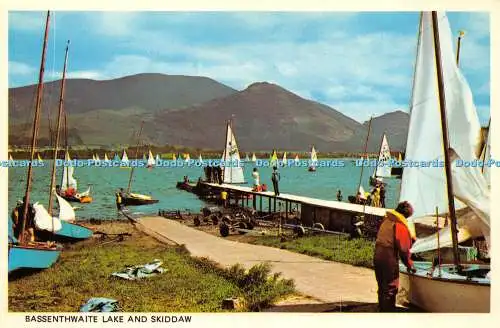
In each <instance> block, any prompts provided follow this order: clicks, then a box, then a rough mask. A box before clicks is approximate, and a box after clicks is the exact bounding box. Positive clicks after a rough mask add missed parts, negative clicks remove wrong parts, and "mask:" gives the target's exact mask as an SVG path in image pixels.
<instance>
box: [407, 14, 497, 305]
mask: <svg viewBox="0 0 500 328" xmlns="http://www.w3.org/2000/svg"><path fill="white" fill-rule="evenodd" d="M417 48H418V50H417V56H416V58H417V59H416V65H415V66H416V68H415V73H414V85H413V90H412V100H411V112H410V127H409V131H408V139H407V147H406V153H405V157H406V158H408V159H410V160H411V159H417V158H418V159H420V160H423V159H425V160H429V161H441V162H444V171H445V172H444V173H445V174H444V175H443V167H442V166H435V167H432V166H431V167H425V168H419V167H406V168H405V169H404V171H403V176H402V185H401V196H400V200H401V201H402V200H406V201H409V202H410V203H411V204H412V205H413V208H414V214H413V216H412V217H410V218H409V220H408V222H409V223H410V227H411V228H413V229H415V230H416V232H417V237H419V235H418V233H419V230H418V225H419V224H425V222H426V221H429V220H428V219H429V217H431V218H432V217H433V216H434V213H436V212H437V216H438V218H442V217H447V218H449V219H450V221H451V223H450V225H449V226H447V227H441V226H440V225H439V224H437V227H436V228H437V229H439V231H438V232H437V233H436V234H432V235H430V236H427V237H425V238H418V239H417V240H416V242H415V243H414V244H413V246H412V250H411V251H412V253H414V254H418V253H422V252H426V251H433V250H436V251H438V252H439V251H440V250H442V249H444V248H445V247H451V248H452V251H453V262H454V263H453V264H441V263H440V261H439V257H438V263H437V265H436V266H434V265H433V263H432V262H423V261H414V265H415V269H416V273H414V274H411V273H408V272H407V271H406V268H405V267H404V266H403V265H402V264H400V273H401V291H402V293H403V294H407V295H406V296H407V298H408V301H409V302H410V303H412V304H414V305H416V306H418V307H420V308H422V309H424V310H426V311H429V312H489V311H490V278H489V271H490V266H489V264H480V263H474V264H471V263H462V262H461V260H460V255H459V252H458V244H459V243H460V242H464V241H466V240H469V239H473V238H484V239H485V240H486V244H487V247H488V249H489V235H490V212H489V197H490V196H489V188H488V186H487V182H486V180H485V179H484V176H483V175H482V174H481V172H480V170H479V168H477V167H468V168H463V167H458V166H457V165H455V164H453V163H455V161H456V160H457V159H461V160H464V161H473V160H476V159H477V157H478V144H479V140H480V138H479V133H480V125H479V120H478V117H477V112H476V108H475V105H474V102H473V99H472V93H471V91H470V88H469V86H468V84H467V82H466V80H465V78H464V76H463V75H462V73H461V72H460V70H459V68H458V66H457V63H456V62H455V59H454V57H455V56H454V54H453V46H452V36H451V30H450V27H449V23H448V20H447V17H446V15H445V14H443V13H439V14H438V13H437V12H432V13H427V12H426V13H422V14H421V17H420V26H419V42H418V47H417ZM457 57H458V56H457ZM436 72H437V79H436ZM436 91H437V92H436ZM436 140H442V142H441V143H436ZM444 190H446V193H445V192H444ZM437 221H438V222H439V220H437ZM438 254H439V253H438Z"/></svg>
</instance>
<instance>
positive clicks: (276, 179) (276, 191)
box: [271, 165, 280, 196]
mask: <svg viewBox="0 0 500 328" xmlns="http://www.w3.org/2000/svg"><path fill="white" fill-rule="evenodd" d="M271 181H272V182H273V188H274V195H275V196H279V195H280V189H279V186H278V183H279V181H280V173H279V172H278V167H277V166H276V165H275V166H273V173H272V175H271Z"/></svg>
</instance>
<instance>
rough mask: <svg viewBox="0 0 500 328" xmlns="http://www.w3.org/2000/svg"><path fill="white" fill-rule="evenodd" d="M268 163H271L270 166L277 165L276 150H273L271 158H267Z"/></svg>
mask: <svg viewBox="0 0 500 328" xmlns="http://www.w3.org/2000/svg"><path fill="white" fill-rule="evenodd" d="M269 163H270V164H271V165H270V166H271V167H273V166H278V154H276V150H273V153H272V154H271V158H270V159H269Z"/></svg>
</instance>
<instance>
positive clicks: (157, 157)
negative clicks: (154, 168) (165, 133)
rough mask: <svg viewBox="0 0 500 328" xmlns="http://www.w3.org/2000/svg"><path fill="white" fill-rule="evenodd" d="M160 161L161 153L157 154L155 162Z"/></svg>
mask: <svg viewBox="0 0 500 328" xmlns="http://www.w3.org/2000/svg"><path fill="white" fill-rule="evenodd" d="M158 162H160V154H156V159H155V163H158Z"/></svg>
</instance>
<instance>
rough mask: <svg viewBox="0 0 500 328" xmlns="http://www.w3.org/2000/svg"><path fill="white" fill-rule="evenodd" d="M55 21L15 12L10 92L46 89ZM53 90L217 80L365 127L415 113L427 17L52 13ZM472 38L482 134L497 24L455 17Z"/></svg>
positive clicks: (466, 45)
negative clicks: (285, 96)
mask: <svg viewBox="0 0 500 328" xmlns="http://www.w3.org/2000/svg"><path fill="white" fill-rule="evenodd" d="M45 14H46V13H45V12H21V11H17V12H16V11H10V12H9V15H8V17H9V21H8V34H9V49H8V53H9V59H8V60H9V63H8V67H9V73H8V74H9V87H18V86H23V85H28V84H34V83H36V81H37V79H38V70H39V66H40V56H41V47H42V40H43V28H44V23H45ZM51 14H52V17H51V29H50V32H49V33H50V34H49V44H48V48H47V60H46V67H45V72H46V73H45V76H46V81H50V80H54V79H59V78H60V76H61V71H62V67H63V60H64V49H65V44H66V40H68V39H69V40H71V46H70V55H69V63H68V72H67V76H68V78H89V79H96V80H106V79H112V78H117V77H122V76H126V75H132V74H137V73H164V74H172V75H198V76H200V75H201V76H207V77H210V78H212V79H214V80H217V81H219V82H221V83H224V84H226V85H228V86H230V87H232V88H235V89H237V90H243V89H244V88H246V87H247V86H249V85H250V84H252V83H254V82H261V81H267V82H271V83H276V84H278V85H280V86H282V87H284V88H286V89H288V90H290V91H292V92H294V93H296V94H298V95H299V96H301V97H303V98H306V99H311V100H315V101H318V102H321V103H324V104H326V105H328V106H331V107H333V108H335V109H336V110H338V111H340V112H342V113H343V114H345V115H347V116H349V117H351V118H353V119H355V120H357V121H359V122H364V121H366V120H368V119H369V117H370V116H371V115H374V116H378V115H381V114H383V113H387V112H392V111H395V110H403V111H408V109H407V108H408V103H409V98H410V93H411V83H412V74H413V63H414V60H415V54H416V44H417V29H418V20H419V13H418V12H303V13H300V12H293V13H292V12H260V13H258V12H182V13H181V12H139V11H136V12H133V11H129V12H111V11H108V12H106V11H101V12H98V11H96V12H84V11H78V12H76V11H75V12H68V11H67V12H61V11H56V12H52V13H51ZM447 15H448V19H449V22H450V25H451V29H452V32H453V33H454V34H456V35H458V31H459V30H464V31H465V32H466V35H465V37H464V39H463V40H462V47H461V52H460V66H461V69H462V72H463V74H464V75H465V77H466V79H467V81H468V83H469V85H470V87H471V89H472V93H473V95H474V101H475V104H476V107H477V110H478V115H479V118H480V121H481V123H482V125H486V124H487V122H488V119H489V117H490V109H489V108H490V20H489V14H488V13H486V12H448V13H447Z"/></svg>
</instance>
